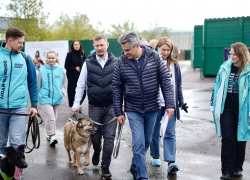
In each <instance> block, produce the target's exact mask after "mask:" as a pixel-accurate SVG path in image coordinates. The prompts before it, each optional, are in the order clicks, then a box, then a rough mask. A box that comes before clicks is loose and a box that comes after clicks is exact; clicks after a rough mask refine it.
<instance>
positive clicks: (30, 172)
mask: <svg viewBox="0 0 250 180" xmlns="http://www.w3.org/2000/svg"><path fill="white" fill-rule="evenodd" d="M179 64H180V67H181V71H182V85H183V95H184V101H185V102H186V103H187V104H188V106H189V110H188V113H185V112H183V111H182V112H181V121H182V122H181V121H177V124H176V139H177V140H176V143H177V152H176V163H177V164H178V165H179V167H180V171H179V172H178V173H177V175H176V176H169V175H168V174H167V167H168V165H167V162H163V158H162V154H163V153H162V150H163V149H162V143H161V158H160V159H161V161H162V165H161V166H160V167H153V166H152V165H151V164H150V158H151V157H150V155H149V151H148V152H147V161H146V163H147V170H148V175H147V177H148V179H149V180H156V179H160V180H164V179H166V180H176V179H178V180H217V179H219V178H220V176H221V170H220V169H221V159H220V150H221V139H220V138H218V137H217V136H216V131H215V126H214V123H213V119H212V113H211V112H210V111H209V108H210V97H211V93H212V88H213V82H214V77H206V78H202V79H200V71H199V70H198V69H196V70H195V71H194V70H193V69H192V68H191V62H190V61H180V62H179ZM81 107H82V109H83V113H84V114H86V115H88V101H87V99H85V101H84V102H83V104H82V106H81ZM38 109H39V112H40V114H41V115H42V116H43V113H42V109H41V108H40V107H39V106H38ZM79 116H80V115H79ZM68 117H71V114H70V108H69V107H68V100H67V97H64V99H63V104H62V105H61V106H60V110H59V114H58V118H57V122H56V126H57V131H56V138H57V139H58V141H59V143H58V144H56V146H55V147H50V145H49V142H48V141H47V140H46V138H45V137H46V130H45V124H44V123H43V124H42V125H40V134H41V146H40V148H39V149H35V150H33V152H32V153H30V154H26V161H27V163H28V165H29V166H28V168H27V169H25V170H24V174H23V177H24V180H34V179H35V180H58V179H60V180H80V179H81V180H101V179H102V178H101V165H100V163H99V165H98V166H93V165H92V163H90V165H89V166H84V165H83V163H84V161H85V158H84V156H83V155H82V157H81V162H82V166H83V171H84V175H77V168H76V167H73V165H72V164H69V162H68V156H67V152H66V150H65V147H64V142H63V126H64V124H65V123H66V121H67V118H68ZM29 143H30V142H29ZM72 154H73V153H72ZM92 154H93V148H92V147H91V151H90V162H91V158H92ZM131 158H132V136H131V131H130V128H129V122H128V121H126V123H125V125H124V127H123V133H122V138H121V147H120V152H119V155H118V157H117V159H113V158H112V162H111V165H110V171H111V173H112V175H113V180H125V179H129V180H132V179H133V178H132V175H131V174H130V173H129V168H130V165H131ZM243 169H244V170H243V177H242V178H233V179H234V180H236V179H237V180H238V179H242V180H247V179H248V180H250V145H249V143H247V149H246V158H245V163H244V166H243Z"/></svg>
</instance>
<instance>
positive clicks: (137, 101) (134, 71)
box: [112, 32, 174, 179]
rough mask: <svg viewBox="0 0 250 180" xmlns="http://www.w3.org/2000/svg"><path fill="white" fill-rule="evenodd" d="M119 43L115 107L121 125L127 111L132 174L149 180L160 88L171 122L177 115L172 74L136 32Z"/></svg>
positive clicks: (121, 37) (126, 33)
mask: <svg viewBox="0 0 250 180" xmlns="http://www.w3.org/2000/svg"><path fill="white" fill-rule="evenodd" d="M118 42H119V43H120V44H121V47H122V49H123V53H122V55H121V56H120V58H119V59H118V61H117V64H116V67H115V70H114V74H113V82H112V86H113V103H114V110H115V114H116V117H117V119H118V121H119V122H120V123H121V124H124V123H125V119H124V112H123V105H122V104H123V99H124V104H125V106H124V108H125V111H126V114H127V117H128V120H129V124H130V129H131V131H132V140H133V158H132V165H131V168H130V172H131V173H132V175H133V178H134V179H147V177H146V175H147V167H146V152H147V149H148V147H149V144H150V141H151V138H152V133H153V129H154V128H153V127H154V124H155V121H156V117H157V112H158V110H159V109H160V107H161V106H160V100H159V87H161V90H162V93H163V97H164V100H165V107H166V112H167V114H168V116H169V119H170V118H171V116H172V115H173V113H174V100H173V90H172V85H171V80H170V73H169V71H168V69H167V67H166V65H165V64H164V63H163V61H162V58H161V57H160V56H159V54H158V53H157V52H156V51H154V50H153V49H152V48H151V47H149V46H145V45H140V40H139V38H138V36H137V34H136V33H135V32H125V33H124V34H122V35H121V36H120V37H119V39H118Z"/></svg>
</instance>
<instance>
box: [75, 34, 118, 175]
mask: <svg viewBox="0 0 250 180" xmlns="http://www.w3.org/2000/svg"><path fill="white" fill-rule="evenodd" d="M93 46H94V48H95V52H93V53H92V54H90V55H89V56H88V59H86V62H85V63H84V65H83V68H82V72H81V75H80V78H79V80H78V83H77V88H76V96H75V101H74V105H73V107H72V111H73V112H75V113H76V115H77V114H78V112H79V109H80V102H81V99H82V96H83V93H84V91H85V89H86V85H87V87H88V91H87V93H88V100H89V108H88V109H89V113H88V114H89V117H90V118H91V119H93V121H95V122H98V123H101V124H105V123H108V122H109V121H111V120H112V119H114V118H115V113H114V108H113V93H112V77H113V72H114V68H115V65H116V62H117V58H116V57H115V56H114V55H113V54H112V53H111V52H109V51H107V49H108V47H109V42H108V41H107V38H106V37H105V36H104V35H102V34H98V35H96V36H95V37H94V39H93ZM116 126H117V120H116V119H115V120H114V121H112V122H110V123H108V124H106V125H103V126H102V128H101V126H100V125H98V129H97V132H96V134H95V135H92V144H93V148H94V154H93V157H92V163H93V165H94V166H97V165H98V164H99V161H100V153H101V150H102V136H103V139H104V142H103V153H102V176H103V179H111V178H112V174H111V173H110V171H109V166H110V163H111V155H112V152H113V147H114V139H115V133H116ZM102 129H103V133H102Z"/></svg>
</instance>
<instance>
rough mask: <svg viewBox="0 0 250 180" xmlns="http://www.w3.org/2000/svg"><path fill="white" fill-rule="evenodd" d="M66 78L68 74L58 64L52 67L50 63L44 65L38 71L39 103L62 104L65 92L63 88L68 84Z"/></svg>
mask: <svg viewBox="0 0 250 180" xmlns="http://www.w3.org/2000/svg"><path fill="white" fill-rule="evenodd" d="M65 78H66V75H65V73H64V72H63V68H62V67H61V66H57V64H56V65H55V66H53V68H52V69H51V66H48V65H44V66H42V67H41V68H40V69H39V73H38V88H39V103H40V104H49V105H57V104H62V102H63V94H65V92H64V91H65V90H63V89H66V86H67V82H65V81H67V79H66V80H65ZM39 79H40V80H39ZM39 81H40V82H39ZM65 84H66V85H65Z"/></svg>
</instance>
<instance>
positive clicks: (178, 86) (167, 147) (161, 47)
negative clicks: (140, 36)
mask: <svg viewBox="0 0 250 180" xmlns="http://www.w3.org/2000/svg"><path fill="white" fill-rule="evenodd" d="M173 48H174V46H173V43H172V41H171V40H170V39H169V38H167V37H161V38H160V39H159V41H158V42H157V44H156V46H155V50H156V51H158V52H159V54H160V55H161V57H162V59H163V61H164V62H165V63H166V66H167V68H168V70H169V72H170V76H171V84H172V86H173V92H174V96H173V100H174V105H175V111H174V114H173V116H172V117H171V119H170V120H169V121H168V125H167V129H166V132H165V134H162V138H163V160H164V161H166V162H168V170H167V171H168V174H176V172H177V171H178V170H179V167H178V165H177V164H176V163H175V156H176V136H175V125H176V119H180V110H179V108H181V109H182V106H183V105H184V100H183V94H182V80H181V70H180V67H179V64H178V62H177V60H176V59H174V58H173ZM160 102H161V109H160V110H159V111H158V116H157V119H156V122H155V126H154V132H153V136H152V141H151V143H150V155H151V157H152V158H151V160H150V163H151V164H152V165H153V166H161V161H160V159H159V158H160V142H159V141H160V127H161V124H160V121H161V119H162V117H163V116H164V113H165V111H166V108H165V102H164V98H163V95H162V92H161V90H160Z"/></svg>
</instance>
